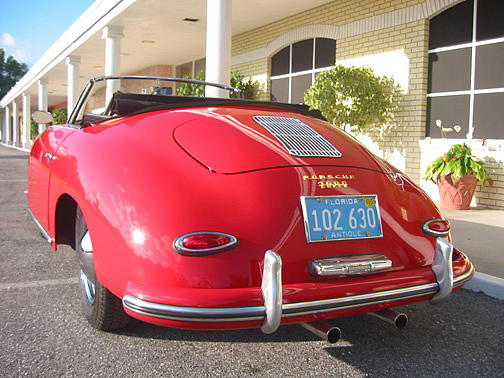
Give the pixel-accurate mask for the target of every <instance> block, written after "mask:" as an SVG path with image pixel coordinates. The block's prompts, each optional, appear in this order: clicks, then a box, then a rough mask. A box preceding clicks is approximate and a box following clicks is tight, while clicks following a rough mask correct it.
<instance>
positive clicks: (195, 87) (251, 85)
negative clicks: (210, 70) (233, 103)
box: [177, 71, 259, 100]
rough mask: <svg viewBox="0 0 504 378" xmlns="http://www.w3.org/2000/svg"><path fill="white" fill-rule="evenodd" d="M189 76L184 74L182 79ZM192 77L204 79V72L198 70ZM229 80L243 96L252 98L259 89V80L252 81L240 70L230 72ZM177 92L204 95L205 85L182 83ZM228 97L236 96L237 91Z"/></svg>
mask: <svg viewBox="0 0 504 378" xmlns="http://www.w3.org/2000/svg"><path fill="white" fill-rule="evenodd" d="M190 78H191V77H190V76H189V75H185V76H184V79H190ZM194 79H195V80H202V81H204V80H205V73H204V72H203V71H200V72H199V73H198V74H197V75H196V77H195V78H194ZM230 81H231V86H232V87H235V88H238V89H240V90H241V91H242V96H243V98H246V99H250V100H253V99H254V98H255V97H256V95H257V92H258V90H259V82H257V81H252V79H251V78H250V77H249V78H245V76H243V75H242V74H241V73H240V71H233V72H231V78H230ZM177 94H178V95H179V96H195V97H204V96H205V86H204V85H199V84H191V83H182V84H181V85H180V87H179V88H178V90H177ZM230 97H232V98H237V97H238V95H237V93H231V94H230Z"/></svg>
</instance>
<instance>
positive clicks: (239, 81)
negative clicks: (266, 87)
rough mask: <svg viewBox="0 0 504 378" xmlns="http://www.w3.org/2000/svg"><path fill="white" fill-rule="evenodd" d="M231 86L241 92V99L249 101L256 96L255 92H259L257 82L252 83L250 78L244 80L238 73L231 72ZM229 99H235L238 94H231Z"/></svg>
mask: <svg viewBox="0 0 504 378" xmlns="http://www.w3.org/2000/svg"><path fill="white" fill-rule="evenodd" d="M230 81H231V86H232V87H235V88H238V89H240V90H241V91H242V98H246V99H249V100H253V99H255V98H256V96H257V92H258V91H259V82H258V81H252V78H251V77H248V78H246V77H245V76H243V75H242V74H241V73H240V71H233V72H231V79H230ZM230 97H232V98H237V97H239V96H238V93H234V92H233V93H231V95H230Z"/></svg>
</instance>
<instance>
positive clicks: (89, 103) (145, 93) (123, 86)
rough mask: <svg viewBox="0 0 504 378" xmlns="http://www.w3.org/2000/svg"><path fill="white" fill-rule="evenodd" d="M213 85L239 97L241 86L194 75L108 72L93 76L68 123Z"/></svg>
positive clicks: (93, 119)
mask: <svg viewBox="0 0 504 378" xmlns="http://www.w3.org/2000/svg"><path fill="white" fill-rule="evenodd" d="M205 85H211V86H214V87H217V88H220V89H223V90H226V91H229V92H230V97H240V90H239V89H236V88H233V87H230V86H227V85H220V84H213V83H206V82H203V81H198V80H192V79H176V78H164V77H148V76H109V77H99V78H94V79H91V80H90V81H89V83H88V85H87V86H86V88H85V89H84V91H83V92H82V94H81V96H80V98H79V100H78V102H77V104H76V106H75V108H74V110H73V111H72V114H71V115H70V117H69V123H71V124H74V125H78V126H88V125H89V124H91V123H96V122H100V121H103V120H106V119H109V118H111V117H117V116H123V115H126V114H130V113H134V112H137V111H140V110H142V109H148V108H151V107H155V106H159V105H161V104H169V103H173V102H177V101H180V99H178V100H177V99H176V97H179V96H176V94H177V93H179V92H180V93H188V94H189V95H192V94H195V93H202V90H201V88H204V87H205Z"/></svg>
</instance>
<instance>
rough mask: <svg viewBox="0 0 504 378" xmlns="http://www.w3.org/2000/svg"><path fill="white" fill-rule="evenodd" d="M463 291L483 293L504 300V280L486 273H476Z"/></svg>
mask: <svg viewBox="0 0 504 378" xmlns="http://www.w3.org/2000/svg"><path fill="white" fill-rule="evenodd" d="M463 289H466V290H471V291H475V292H483V293H484V294H486V295H488V296H490V297H493V298H497V299H500V300H501V301H502V300H504V279H503V278H498V277H494V276H490V275H488V274H485V273H480V272H476V273H475V274H474V277H473V278H471V280H469V281H468V282H467V283H466V284H465V285H464V287H463Z"/></svg>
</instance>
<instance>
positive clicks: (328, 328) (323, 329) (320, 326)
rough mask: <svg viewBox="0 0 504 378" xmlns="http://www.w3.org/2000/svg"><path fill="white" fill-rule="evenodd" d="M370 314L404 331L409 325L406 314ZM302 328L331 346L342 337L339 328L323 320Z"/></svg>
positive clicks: (391, 312)
mask: <svg viewBox="0 0 504 378" xmlns="http://www.w3.org/2000/svg"><path fill="white" fill-rule="evenodd" d="M368 314H369V315H372V316H375V317H377V318H378V319H381V320H383V321H385V322H387V323H390V324H393V325H394V326H395V327H396V328H397V329H403V328H404V327H406V325H407V324H408V316H407V315H406V314H403V313H397V312H395V311H392V310H390V309H385V310H380V311H376V312H370V313H368ZM301 326H302V327H303V328H305V329H307V330H308V331H310V332H312V333H314V334H315V335H317V336H318V337H320V338H321V339H323V340H325V341H327V342H328V343H330V344H334V343H336V342H338V340H339V339H340V337H341V330H340V329H339V328H338V327H335V326H332V325H331V324H329V323H327V322H326V321H323V320H320V321H316V322H311V323H301Z"/></svg>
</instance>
